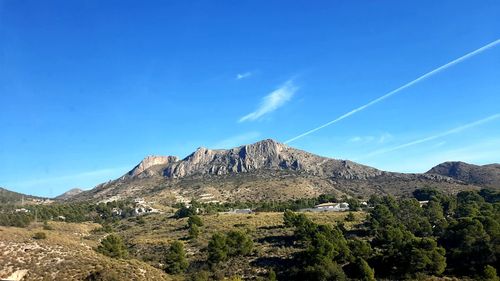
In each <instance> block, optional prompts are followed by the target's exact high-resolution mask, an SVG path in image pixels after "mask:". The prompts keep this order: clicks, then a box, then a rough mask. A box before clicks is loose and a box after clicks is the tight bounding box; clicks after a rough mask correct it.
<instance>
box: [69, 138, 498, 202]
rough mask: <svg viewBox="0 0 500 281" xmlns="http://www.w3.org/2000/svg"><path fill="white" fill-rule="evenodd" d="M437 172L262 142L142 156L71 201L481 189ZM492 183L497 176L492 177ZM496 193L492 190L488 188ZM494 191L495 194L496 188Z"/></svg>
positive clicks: (220, 199) (278, 197) (280, 197)
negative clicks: (389, 168) (381, 166)
mask: <svg viewBox="0 0 500 281" xmlns="http://www.w3.org/2000/svg"><path fill="white" fill-rule="evenodd" d="M444 170H445V169H443V168H438V167H435V168H433V170H431V171H429V172H427V173H424V174H403V173H393V172H386V171H381V170H378V169H376V168H372V167H369V166H365V165H362V164H358V163H355V162H352V161H349V160H339V159H332V158H327V157H322V156H318V155H315V154H312V153H309V152H306V151H302V150H299V149H295V148H293V147H290V146H288V145H285V144H283V143H279V142H277V141H274V140H271V139H267V140H262V141H259V142H256V143H253V144H249V145H244V146H239V147H235V148H232V149H208V148H204V147H200V148H198V149H197V150H196V151H195V152H193V153H192V154H190V155H188V156H187V157H185V158H184V159H179V158H177V157H175V156H148V157H146V158H144V160H142V161H141V162H140V163H139V164H138V165H137V166H135V167H134V168H133V169H132V170H131V171H130V172H128V173H127V174H125V175H124V176H122V177H120V178H119V179H117V180H114V181H111V182H108V183H104V184H101V185H99V186H97V187H96V188H94V189H93V190H90V191H86V192H82V193H80V194H77V195H75V196H74V197H73V199H75V200H80V199H97V200H104V199H106V198H111V197H112V198H127V197H138V196H140V197H148V196H154V197H155V198H164V199H165V200H174V201H175V200H177V201H179V200H181V201H182V200H190V199H200V198H201V199H203V198H210V200H211V201H218V202H223V201H239V200H288V199H293V198H304V197H313V196H317V195H319V194H322V193H333V194H337V195H347V196H356V197H367V196H369V195H372V194H392V195H397V196H398V195H408V194H410V193H411V192H412V191H413V190H414V189H416V188H419V187H426V186H433V187H438V188H440V189H442V190H444V191H447V192H451V193H454V192H457V191H460V190H464V189H479V188H481V187H482V186H483V183H487V184H488V186H494V185H495V183H494V181H493V183H491V184H490V182H485V181H471V180H465V179H464V177H454V176H453V175H452V174H450V173H446V172H444ZM492 173H493V175H489V176H488V177H489V178H494V177H495V176H498V170H492ZM494 187H495V186H494ZM497 187H498V186H497Z"/></svg>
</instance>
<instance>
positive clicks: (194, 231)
mask: <svg viewBox="0 0 500 281" xmlns="http://www.w3.org/2000/svg"><path fill="white" fill-rule="evenodd" d="M199 235H200V228H199V227H198V225H196V224H192V225H190V226H189V239H196V238H198V236H199Z"/></svg>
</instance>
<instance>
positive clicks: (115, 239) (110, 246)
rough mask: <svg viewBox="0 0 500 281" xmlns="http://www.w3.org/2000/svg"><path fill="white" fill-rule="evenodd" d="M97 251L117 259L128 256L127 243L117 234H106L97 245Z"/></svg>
mask: <svg viewBox="0 0 500 281" xmlns="http://www.w3.org/2000/svg"><path fill="white" fill-rule="evenodd" d="M97 252H99V253H101V254H103V255H105V256H108V257H112V258H117V259H121V258H126V257H127V256H128V251H127V247H126V246H125V243H124V242H123V240H122V238H121V237H120V236H118V235H116V234H110V235H108V236H106V238H104V239H103V240H102V241H101V244H100V245H99V246H98V247H97Z"/></svg>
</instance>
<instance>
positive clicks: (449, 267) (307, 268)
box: [283, 188, 500, 280]
mask: <svg viewBox="0 0 500 281" xmlns="http://www.w3.org/2000/svg"><path fill="white" fill-rule="evenodd" d="M414 196H415V198H403V199H399V200H396V199H395V198H393V197H391V196H387V197H373V198H371V199H370V203H371V204H372V205H373V206H374V208H373V209H372V210H371V211H370V216H369V218H368V220H367V222H366V223H365V224H364V226H363V227H362V229H358V230H357V231H355V232H354V231H351V232H349V231H346V230H345V229H343V228H342V227H339V226H338V225H337V226H331V225H321V224H316V223H314V222H312V221H311V220H309V219H308V218H307V217H306V216H305V215H304V214H296V213H293V212H291V211H286V212H285V213H284V217H283V220H284V225H285V226H286V227H294V228H295V235H294V239H296V243H298V244H299V245H301V246H302V248H303V251H301V252H300V254H298V255H296V256H295V257H294V261H295V263H296V267H295V268H294V270H292V271H291V272H292V273H288V275H287V274H285V273H283V274H285V276H286V278H287V279H296V280H305V279H307V280H343V279H345V278H353V279H360V280H374V278H375V276H377V278H383V279H415V278H418V277H420V276H430V275H433V276H440V275H454V276H469V277H472V278H481V279H484V280H495V278H497V277H493V279H491V278H492V277H491V276H496V270H497V269H498V268H499V262H500V200H499V193H498V192H494V191H490V190H482V191H479V192H476V191H464V192H460V193H458V194H457V195H456V196H451V195H445V194H443V193H441V192H439V191H438V190H436V189H432V188H426V189H420V190H417V191H415V193H414ZM417 199H419V200H426V201H428V202H427V203H426V204H423V205H422V206H421V204H420V203H419V201H418V200H417ZM346 237H349V238H346ZM496 280H497V279H496Z"/></svg>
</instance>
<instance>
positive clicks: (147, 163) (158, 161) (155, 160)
mask: <svg viewBox="0 0 500 281" xmlns="http://www.w3.org/2000/svg"><path fill="white" fill-rule="evenodd" d="M178 160H179V159H178V158H177V157H176V156H154V155H151V156H147V157H146V158H144V159H143V160H142V161H141V162H140V163H139V164H138V165H137V166H135V167H134V168H133V169H132V170H131V171H130V172H128V173H127V174H126V175H125V176H124V177H125V178H134V177H138V176H147V175H146V174H144V175H143V173H144V172H145V171H146V170H148V169H150V168H151V167H153V166H157V165H167V164H170V163H174V162H176V161H178Z"/></svg>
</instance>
